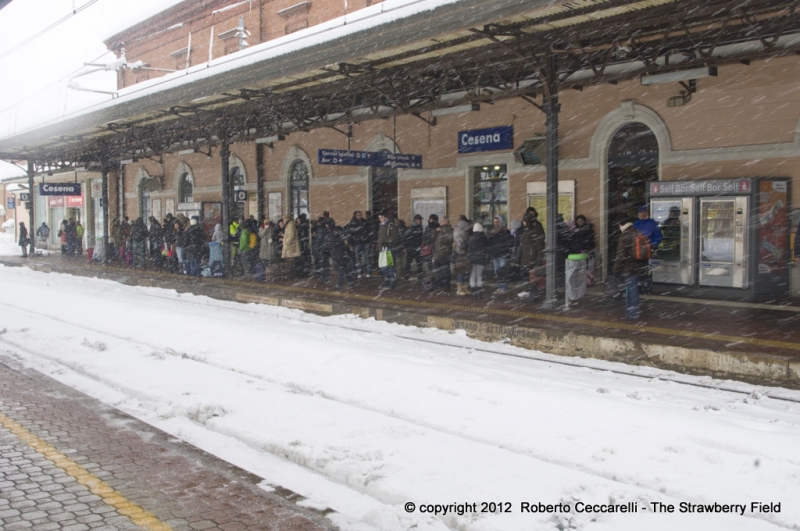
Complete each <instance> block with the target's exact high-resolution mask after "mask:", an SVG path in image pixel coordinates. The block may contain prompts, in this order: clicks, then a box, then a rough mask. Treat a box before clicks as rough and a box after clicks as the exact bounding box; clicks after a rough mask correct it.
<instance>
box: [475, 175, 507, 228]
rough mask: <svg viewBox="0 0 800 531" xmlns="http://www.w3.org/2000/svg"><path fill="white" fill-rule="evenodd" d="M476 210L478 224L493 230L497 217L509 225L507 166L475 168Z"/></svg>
mask: <svg viewBox="0 0 800 531" xmlns="http://www.w3.org/2000/svg"><path fill="white" fill-rule="evenodd" d="M472 177H473V183H474V192H473V193H474V195H473V205H474V207H473V208H474V210H473V212H472V217H473V219H474V220H475V222H476V223H480V224H482V225H483V226H484V227H486V228H487V229H489V228H491V226H492V220H493V219H494V218H495V216H503V218H504V220H505V222H506V223H508V171H507V168H506V165H505V164H497V165H493V166H479V167H477V168H473V175H472Z"/></svg>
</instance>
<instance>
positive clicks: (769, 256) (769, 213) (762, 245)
mask: <svg viewBox="0 0 800 531" xmlns="http://www.w3.org/2000/svg"><path fill="white" fill-rule="evenodd" d="M760 184H761V186H760V188H759V194H758V273H759V274H769V273H784V272H785V271H786V268H787V267H788V260H789V257H788V254H787V250H788V248H789V231H788V220H787V217H786V216H787V212H786V210H787V208H786V204H787V199H788V197H787V192H788V184H787V183H786V181H761V183H760Z"/></svg>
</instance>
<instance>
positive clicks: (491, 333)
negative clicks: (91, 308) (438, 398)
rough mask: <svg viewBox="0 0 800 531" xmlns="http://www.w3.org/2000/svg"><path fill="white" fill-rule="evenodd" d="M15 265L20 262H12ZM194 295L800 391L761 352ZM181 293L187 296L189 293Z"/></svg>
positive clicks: (132, 280) (799, 383)
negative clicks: (344, 316)
mask: <svg viewBox="0 0 800 531" xmlns="http://www.w3.org/2000/svg"><path fill="white" fill-rule="evenodd" d="M6 265H11V266H16V265H18V264H15V263H8V264H6ZM25 265H26V266H27V267H29V268H31V269H33V270H35V271H43V272H48V273H49V272H57V273H64V274H71V275H76V276H86V277H93V278H102V279H105V280H112V281H115V282H119V283H121V284H125V285H130V286H145V287H156V284H155V283H154V282H152V281H150V280H149V279H146V278H143V279H140V278H137V277H136V275H125V274H119V273H116V272H109V273H107V274H99V275H98V274H96V271H95V272H92V271H85V272H83V271H77V272H76V271H67V270H64V271H61V270H60V268H58V267H51V266H49V265H47V266H42V265H36V264H25ZM194 288H195V289H193V290H192V293H195V294H197V295H204V296H207V297H211V298H215V299H220V300H229V301H236V302H245V303H256V304H268V305H272V306H284V307H287V308H294V309H300V310H303V311H307V312H310V313H316V314H320V315H341V314H354V315H358V316H360V317H362V318H365V319H366V318H370V317H372V318H375V319H377V320H380V321H387V322H393V323H398V324H405V325H412V326H419V327H432V328H439V329H442V330H464V331H465V332H466V334H467V336H469V337H471V338H474V339H479V340H482V341H488V342H496V341H503V340H510V341H511V344H512V345H515V346H519V347H522V348H526V349H530V350H540V351H542V352H547V353H550V354H556V355H560V356H565V357H582V358H593V359H601V360H606V361H614V362H621V363H626V364H629V365H644V366H650V367H657V368H660V369H666V370H671V371H675V372H680V373H686V374H695V375H707V376H712V377H715V378H723V379H732V380H742V381H747V382H751V383H756V384H761V385H773V386H783V387H791V388H800V361H796V360H792V358H789V357H784V356H776V355H771V354H764V353H759V352H752V353H748V354H742V353H739V352H731V351H724V350H722V351H712V350H708V349H692V348H686V347H680V346H674V345H665V344H660V343H658V342H655V341H654V342H649V341H641V340H638V339H635V340H634V339H620V338H612V337H604V336H602V335H589V334H576V333H574V332H560V331H553V330H548V329H545V328H536V327H529V326H519V325H502V324H498V323H491V322H482V321H477V320H471V319H463V318H452V317H438V316H431V315H426V314H422V313H416V312H414V311H410V310H394V309H387V308H383V307H379V306H377V305H369V304H364V303H363V302H359V303H357V304H350V303H335V302H334V303H321V302H319V299H318V298H317V300H315V301H312V300H306V299H304V298H303V297H302V296H300V295H298V294H292V295H290V296H281V295H276V296H265V295H260V294H254V293H245V292H242V291H241V288H240V287H237V286H220V285H219V284H217V285H211V284H209V285H205V286H204V285H197V286H194ZM175 289H176V290H178V291H184V292H188V291H189V290H181V289H179V288H178V287H175Z"/></svg>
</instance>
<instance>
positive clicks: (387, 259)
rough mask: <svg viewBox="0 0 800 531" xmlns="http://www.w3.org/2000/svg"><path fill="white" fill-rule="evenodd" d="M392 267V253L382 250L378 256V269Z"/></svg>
mask: <svg viewBox="0 0 800 531" xmlns="http://www.w3.org/2000/svg"><path fill="white" fill-rule="evenodd" d="M393 265H394V258H393V257H392V251H390V250H388V249H384V250H383V251H381V252H380V254H379V255H378V267H391V266H393Z"/></svg>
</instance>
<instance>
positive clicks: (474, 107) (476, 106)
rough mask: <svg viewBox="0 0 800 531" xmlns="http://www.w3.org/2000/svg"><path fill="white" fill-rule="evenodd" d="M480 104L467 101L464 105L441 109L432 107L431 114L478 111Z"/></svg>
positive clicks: (440, 114) (441, 114)
mask: <svg viewBox="0 0 800 531" xmlns="http://www.w3.org/2000/svg"><path fill="white" fill-rule="evenodd" d="M479 110H481V106H480V104H479V103H467V104H465V105H456V106H455V107H443V108H441V109H434V110H433V111H432V112H431V115H433V116H434V117H435V116H444V115H446V114H464V113H465V112H471V111H479Z"/></svg>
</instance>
